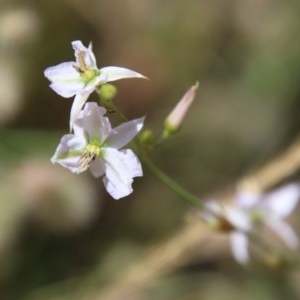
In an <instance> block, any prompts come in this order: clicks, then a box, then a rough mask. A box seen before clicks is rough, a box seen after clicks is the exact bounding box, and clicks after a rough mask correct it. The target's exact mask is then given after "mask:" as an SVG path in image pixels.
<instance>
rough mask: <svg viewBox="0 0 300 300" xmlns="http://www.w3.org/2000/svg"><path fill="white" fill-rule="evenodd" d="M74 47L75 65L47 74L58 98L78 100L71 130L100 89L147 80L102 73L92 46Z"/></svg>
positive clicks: (120, 71)
mask: <svg viewBox="0 0 300 300" xmlns="http://www.w3.org/2000/svg"><path fill="white" fill-rule="evenodd" d="M72 47H73V49H74V52H75V58H76V61H75V62H74V61H70V62H63V63H60V64H58V65H56V66H53V67H49V68H47V69H46V70H45V72H44V74H45V76H46V77H47V78H48V79H49V80H50V81H51V84H50V87H51V88H52V89H53V90H54V91H55V92H56V93H57V94H59V95H60V96H62V97H65V98H70V97H73V96H75V99H74V102H73V105H72V108H71V116H70V127H71V129H72V126H73V123H74V122H75V120H76V118H77V116H78V114H79V112H80V110H81V108H82V107H83V105H84V103H85V102H86V101H87V99H88V97H89V95H90V94H91V93H92V92H93V91H94V90H95V89H96V88H97V87H98V86H99V85H102V84H105V83H107V82H110V81H115V80H119V79H123V78H145V77H144V76H143V75H141V74H139V73H137V72H134V71H131V70H129V69H125V68H120V67H104V68H101V69H98V67H97V64H96V58H95V55H94V53H93V51H92V45H91V44H90V45H89V47H88V48H86V47H85V46H84V45H83V44H82V42H81V41H73V42H72Z"/></svg>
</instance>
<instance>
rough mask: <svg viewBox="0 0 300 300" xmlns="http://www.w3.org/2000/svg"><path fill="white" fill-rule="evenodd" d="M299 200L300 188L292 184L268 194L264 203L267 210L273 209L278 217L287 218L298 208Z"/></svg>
mask: <svg viewBox="0 0 300 300" xmlns="http://www.w3.org/2000/svg"><path fill="white" fill-rule="evenodd" d="M299 198H300V186H299V185H298V184H294V183H291V184H287V185H285V186H283V187H282V188H279V189H276V190H274V191H273V192H271V193H268V194H267V195H266V196H265V197H264V198H263V202H264V205H265V206H266V207H267V208H269V209H271V210H272V211H273V212H275V213H276V214H277V215H278V216H280V217H282V218H285V217H287V216H288V215H290V214H291V213H292V212H293V210H294V209H295V208H296V205H297V204H298V201H299ZM262 208H263V207H262Z"/></svg>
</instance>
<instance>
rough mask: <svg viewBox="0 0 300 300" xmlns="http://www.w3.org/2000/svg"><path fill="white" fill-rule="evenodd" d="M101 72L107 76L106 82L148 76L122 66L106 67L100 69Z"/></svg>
mask: <svg viewBox="0 0 300 300" xmlns="http://www.w3.org/2000/svg"><path fill="white" fill-rule="evenodd" d="M100 74H101V75H102V76H105V77H106V82H110V81H115V80H119V79H125V78H147V77H145V76H143V75H142V74H140V73H137V72H134V71H131V70H129V69H126V68H120V67H104V68H101V69H100Z"/></svg>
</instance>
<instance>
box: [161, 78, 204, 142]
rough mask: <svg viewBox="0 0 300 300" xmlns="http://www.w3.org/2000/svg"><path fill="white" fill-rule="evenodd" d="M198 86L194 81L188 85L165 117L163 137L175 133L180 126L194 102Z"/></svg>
mask: <svg viewBox="0 0 300 300" xmlns="http://www.w3.org/2000/svg"><path fill="white" fill-rule="evenodd" d="M198 86H199V83H198V82H196V84H194V85H193V86H192V87H190V88H189V89H188V91H187V92H186V93H185V94H184V95H183V97H182V98H181V99H180V101H179V102H178V103H177V105H176V106H175V108H174V109H173V110H172V112H171V113H170V114H169V116H168V117H167V118H166V120H165V130H164V134H163V135H164V137H168V136H169V135H171V134H174V133H176V132H177V131H178V130H179V129H180V128H181V126H182V124H183V121H184V119H185V117H186V114H187V112H188V111H189V109H190V107H191V105H192V103H193V102H194V99H195V96H196V92H197V89H198Z"/></svg>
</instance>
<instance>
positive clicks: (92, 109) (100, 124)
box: [76, 102, 112, 143]
mask: <svg viewBox="0 0 300 300" xmlns="http://www.w3.org/2000/svg"><path fill="white" fill-rule="evenodd" d="M105 113H106V109H105V108H104V107H101V106H99V105H98V104H97V103H96V102H88V103H86V104H85V106H84V108H83V110H82V111H81V112H80V115H79V119H78V121H77V122H76V123H77V124H78V126H80V127H81V128H84V130H85V132H86V133H87V134H88V136H89V140H93V139H96V140H99V143H102V142H103V141H104V140H105V139H106V137H107V136H108V135H109V133H110V131H111V130H112V129H111V125H110V122H109V119H108V118H107V117H104V114H105Z"/></svg>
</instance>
